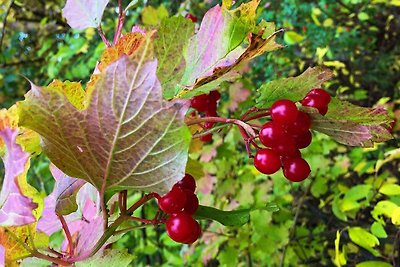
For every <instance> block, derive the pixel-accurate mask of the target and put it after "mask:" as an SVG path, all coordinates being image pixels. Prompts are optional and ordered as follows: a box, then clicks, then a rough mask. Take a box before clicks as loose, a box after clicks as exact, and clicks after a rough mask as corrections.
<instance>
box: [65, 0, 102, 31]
mask: <svg viewBox="0 0 400 267" xmlns="http://www.w3.org/2000/svg"><path fill="white" fill-rule="evenodd" d="M108 2H110V0H67V3H66V4H65V7H64V8H63V10H62V12H63V16H64V17H65V18H66V19H67V23H68V24H69V26H71V28H73V29H78V30H84V29H86V28H91V27H92V28H96V27H97V26H99V25H100V22H101V18H102V17H103V13H104V10H105V8H106V6H107V4H108Z"/></svg>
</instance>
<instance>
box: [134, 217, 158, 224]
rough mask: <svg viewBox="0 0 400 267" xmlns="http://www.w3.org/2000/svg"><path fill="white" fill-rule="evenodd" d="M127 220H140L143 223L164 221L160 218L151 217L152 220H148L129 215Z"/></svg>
mask: <svg viewBox="0 0 400 267" xmlns="http://www.w3.org/2000/svg"><path fill="white" fill-rule="evenodd" d="M129 220H132V221H138V222H142V223H144V224H161V223H165V219H160V220H156V219H152V220H148V219H143V218H139V217H129Z"/></svg>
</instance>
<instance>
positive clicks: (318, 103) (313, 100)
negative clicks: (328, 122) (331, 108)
mask: <svg viewBox="0 0 400 267" xmlns="http://www.w3.org/2000/svg"><path fill="white" fill-rule="evenodd" d="M301 104H302V105H303V106H306V107H312V108H316V109H318V112H319V114H321V115H325V114H326V113H327V112H328V104H327V103H325V102H324V101H323V100H322V99H321V98H319V97H318V96H316V95H307V96H306V97H305V98H303V100H301Z"/></svg>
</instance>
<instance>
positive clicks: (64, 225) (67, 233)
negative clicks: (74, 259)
mask: <svg viewBox="0 0 400 267" xmlns="http://www.w3.org/2000/svg"><path fill="white" fill-rule="evenodd" d="M57 217H58V219H59V220H60V222H61V225H62V228H63V230H64V233H65V236H66V237H67V240H68V248H69V254H70V255H71V256H73V255H74V243H73V242H72V236H71V232H70V231H69V228H68V224H67V222H66V221H65V219H64V217H63V216H62V215H58V214H57Z"/></svg>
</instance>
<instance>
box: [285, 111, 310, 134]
mask: <svg viewBox="0 0 400 267" xmlns="http://www.w3.org/2000/svg"><path fill="white" fill-rule="evenodd" d="M310 128H311V119H310V116H308V115H307V113H305V112H302V111H299V114H298V115H297V119H296V121H295V122H293V123H291V124H288V125H287V127H286V130H287V131H288V132H289V133H292V134H301V133H305V132H308V130H310Z"/></svg>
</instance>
